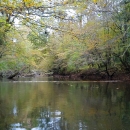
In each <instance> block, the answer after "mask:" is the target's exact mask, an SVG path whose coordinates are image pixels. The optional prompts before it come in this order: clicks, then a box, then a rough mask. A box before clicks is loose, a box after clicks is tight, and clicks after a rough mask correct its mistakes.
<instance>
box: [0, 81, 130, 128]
mask: <svg viewBox="0 0 130 130" xmlns="http://www.w3.org/2000/svg"><path fill="white" fill-rule="evenodd" d="M40 81H42V80H40ZM129 122H130V84H129V83H123V82H122V83H120V82H115V83H112V82H73V81H71V82H67V81H64V82H62V81H60V82H0V130H104V129H105V130H129V128H130V123H129Z"/></svg>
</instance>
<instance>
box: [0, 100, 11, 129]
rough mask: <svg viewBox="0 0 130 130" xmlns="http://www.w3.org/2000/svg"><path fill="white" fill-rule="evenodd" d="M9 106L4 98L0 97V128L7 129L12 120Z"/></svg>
mask: <svg viewBox="0 0 130 130" xmlns="http://www.w3.org/2000/svg"><path fill="white" fill-rule="evenodd" d="M9 110H10V109H9V106H8V103H7V102H6V101H5V100H2V99H0V129H1V130H9V128H10V124H11V122H12V117H13V116H12V115H11V113H9Z"/></svg>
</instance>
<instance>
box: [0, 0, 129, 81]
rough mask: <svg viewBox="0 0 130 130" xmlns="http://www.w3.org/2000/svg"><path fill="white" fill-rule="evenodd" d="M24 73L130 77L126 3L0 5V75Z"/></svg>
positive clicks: (22, 0)
mask: <svg viewBox="0 0 130 130" xmlns="http://www.w3.org/2000/svg"><path fill="white" fill-rule="evenodd" d="M30 73H31V74H32V75H35V74H36V75H37V74H39V75H40V74H43V73H47V74H53V75H54V76H57V77H60V76H66V77H69V78H70V77H71V78H73V77H74V78H75V77H79V78H81V79H89V78H90V79H91V78H92V79H95V80H97V79H118V78H122V77H125V76H126V77H125V78H126V79H130V76H129V74H130V1H129V0H2V1H0V77H1V78H3V77H7V78H10V79H11V78H14V77H15V76H18V75H19V76H22V75H29V74H30ZM124 75H125V76H124Z"/></svg>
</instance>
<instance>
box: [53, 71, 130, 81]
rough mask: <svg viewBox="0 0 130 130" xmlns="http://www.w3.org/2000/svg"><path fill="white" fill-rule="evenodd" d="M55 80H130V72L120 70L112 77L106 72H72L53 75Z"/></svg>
mask: <svg viewBox="0 0 130 130" xmlns="http://www.w3.org/2000/svg"><path fill="white" fill-rule="evenodd" d="M53 77H54V79H55V80H59V79H60V80H93V81H95V80H96V81H102V80H104V81H105V80H120V81H130V73H128V74H127V73H124V72H120V73H119V72H118V73H116V74H115V75H114V76H113V77H112V78H110V77H108V76H107V75H106V74H92V73H91V74H85V73H84V74H80V73H77V74H70V75H60V74H54V75H53Z"/></svg>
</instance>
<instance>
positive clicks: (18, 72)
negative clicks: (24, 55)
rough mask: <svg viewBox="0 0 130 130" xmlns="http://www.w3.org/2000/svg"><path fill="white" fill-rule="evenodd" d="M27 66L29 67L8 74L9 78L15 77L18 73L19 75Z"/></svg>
mask: <svg viewBox="0 0 130 130" xmlns="http://www.w3.org/2000/svg"><path fill="white" fill-rule="evenodd" d="M27 68H28V67H27V66H25V67H23V68H22V69H21V70H19V71H16V72H15V73H13V74H11V75H10V76H8V77H7V79H13V78H14V77H16V76H17V75H19V74H20V73H21V72H22V71H24V70H25V69H27Z"/></svg>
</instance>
